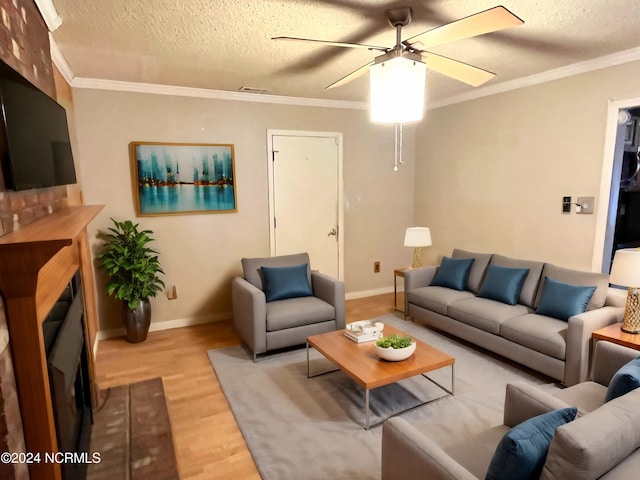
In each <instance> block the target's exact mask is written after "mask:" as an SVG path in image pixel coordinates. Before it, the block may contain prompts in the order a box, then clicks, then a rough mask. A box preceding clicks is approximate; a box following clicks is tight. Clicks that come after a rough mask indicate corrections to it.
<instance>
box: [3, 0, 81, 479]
mask: <svg viewBox="0 0 640 480" xmlns="http://www.w3.org/2000/svg"><path fill="white" fill-rule="evenodd" d="M0 59H2V60H3V61H4V62H5V63H7V64H9V65H10V66H11V67H13V68H14V69H15V70H17V71H18V72H20V73H21V74H22V75H23V76H24V77H26V78H27V79H28V80H29V81H30V82H31V83H33V84H34V85H36V86H37V87H38V88H40V89H41V90H42V91H43V92H45V93H46V94H48V95H49V96H50V97H52V98H56V84H55V80H54V72H53V66H52V63H51V54H50V50H49V35H48V31H47V28H46V26H45V24H44V21H43V20H42V18H41V17H40V13H39V12H38V9H37V8H36V6H35V4H34V2H33V0H0ZM0 184H1V185H0V235H4V234H7V233H9V232H11V231H13V214H14V213H16V214H18V218H19V223H20V225H21V226H24V225H27V224H29V223H31V222H33V221H35V220H37V219H38V218H40V217H43V216H45V215H47V214H48V209H49V206H51V208H52V209H53V210H58V209H59V208H61V207H63V206H65V205H66V204H67V202H68V200H67V188H66V187H53V188H46V189H38V190H28V191H25V192H10V191H6V190H4V188H3V186H4V184H3V183H2V182H0ZM24 450H25V445H24V435H23V432H22V419H21V417H20V408H19V404H18V394H17V390H16V383H15V376H14V373H13V364H12V361H11V344H10V339H9V338H8V333H7V322H6V316H5V310H4V305H3V303H2V299H1V298H0V452H3V451H9V452H21V451H22V452H23V451H24ZM0 478H2V479H18V480H23V479H28V478H29V472H28V469H27V466H26V465H20V464H15V465H5V464H2V463H0Z"/></svg>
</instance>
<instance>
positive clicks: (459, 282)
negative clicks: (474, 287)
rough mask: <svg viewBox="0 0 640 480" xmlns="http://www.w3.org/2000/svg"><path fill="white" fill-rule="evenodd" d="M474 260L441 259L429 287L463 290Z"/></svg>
mask: <svg viewBox="0 0 640 480" xmlns="http://www.w3.org/2000/svg"><path fill="white" fill-rule="evenodd" d="M474 260H475V258H450V257H442V262H440V267H439V268H438V273H436V276H435V278H434V279H433V281H432V282H431V285H433V286H436V287H448V288H453V289H454V290H464V288H465V286H466V285H467V279H468V278H469V272H470V271H471V265H472V264H473V261H474Z"/></svg>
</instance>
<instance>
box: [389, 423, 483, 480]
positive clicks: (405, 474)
mask: <svg viewBox="0 0 640 480" xmlns="http://www.w3.org/2000/svg"><path fill="white" fill-rule="evenodd" d="M424 478H428V479H430V480H475V479H476V477H475V476H473V475H472V474H471V473H470V472H469V471H468V470H467V469H465V468H464V467H463V466H462V465H460V464H459V463H458V462H456V461H455V460H454V459H453V458H451V457H450V456H449V455H447V454H446V453H445V452H444V451H443V450H442V449H441V448H440V447H439V446H438V445H436V444H435V443H434V442H433V441H431V440H430V439H429V438H428V437H427V436H425V435H423V434H422V433H421V432H419V431H418V430H417V429H416V428H415V427H414V426H413V425H411V424H410V423H409V422H407V421H406V420H405V419H403V418H402V417H393V418H390V419H389V420H387V421H386V422H384V425H383V426H382V480H398V479H402V480H412V479H424Z"/></svg>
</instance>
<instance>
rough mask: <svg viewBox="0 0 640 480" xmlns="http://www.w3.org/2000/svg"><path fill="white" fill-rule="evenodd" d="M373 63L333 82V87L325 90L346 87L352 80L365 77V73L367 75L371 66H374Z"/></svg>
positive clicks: (330, 86)
mask: <svg viewBox="0 0 640 480" xmlns="http://www.w3.org/2000/svg"><path fill="white" fill-rule="evenodd" d="M373 63H374V62H373V61H371V62H369V63H367V64H366V65H363V66H361V67H360V68H358V69H357V70H354V71H353V72H351V73H350V74H349V75H345V76H344V77H342V78H341V79H340V80H338V81H336V82H333V83H332V84H331V85H329V86H328V87H326V88H325V90H329V89H330V88H336V87H340V86H342V85H344V84H345V83H349V82H350V81H351V80H355V79H356V78H358V77H359V76H361V75H364V74H365V73H367V72H368V71H369V67H370V66H371V65H373Z"/></svg>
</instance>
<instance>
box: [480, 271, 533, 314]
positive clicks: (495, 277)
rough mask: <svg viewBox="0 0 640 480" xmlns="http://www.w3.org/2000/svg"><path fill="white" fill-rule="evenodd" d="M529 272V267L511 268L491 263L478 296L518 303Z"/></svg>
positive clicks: (513, 303) (512, 303)
mask: <svg viewBox="0 0 640 480" xmlns="http://www.w3.org/2000/svg"><path fill="white" fill-rule="evenodd" d="M528 274H529V269H528V268H509V267H501V266H499V265H493V264H489V267H488V268H487V274H486V276H485V277H484V282H482V286H481V287H480V291H479V292H478V296H479V297H483V298H490V299H491V300H497V301H498V302H502V303H506V304H508V305H515V304H516V303H518V297H519V296H520V290H522V285H524V280H525V278H527V275H528Z"/></svg>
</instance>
